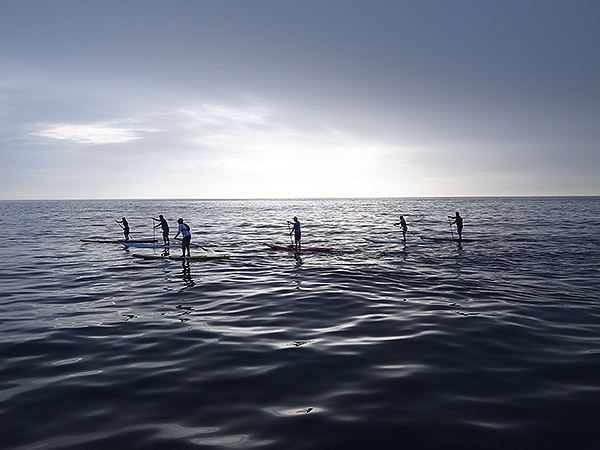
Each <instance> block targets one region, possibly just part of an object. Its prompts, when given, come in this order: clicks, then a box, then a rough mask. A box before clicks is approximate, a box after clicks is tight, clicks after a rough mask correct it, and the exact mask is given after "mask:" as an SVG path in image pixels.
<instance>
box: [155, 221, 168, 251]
mask: <svg viewBox="0 0 600 450" xmlns="http://www.w3.org/2000/svg"><path fill="white" fill-rule="evenodd" d="M152 220H154V221H156V222H160V223H158V224H156V225H154V228H158V227H161V228H162V232H163V243H164V244H165V245H169V224H168V222H167V219H165V218H164V217H163V215H162V214H160V215H159V216H158V219H155V218H154V217H153V218H152Z"/></svg>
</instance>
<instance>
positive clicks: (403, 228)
mask: <svg viewBox="0 0 600 450" xmlns="http://www.w3.org/2000/svg"><path fill="white" fill-rule="evenodd" d="M394 225H395V226H398V225H400V227H402V237H403V239H404V242H406V232H407V231H408V225H406V220H405V219H404V216H400V222H398V223H395V224H394Z"/></svg>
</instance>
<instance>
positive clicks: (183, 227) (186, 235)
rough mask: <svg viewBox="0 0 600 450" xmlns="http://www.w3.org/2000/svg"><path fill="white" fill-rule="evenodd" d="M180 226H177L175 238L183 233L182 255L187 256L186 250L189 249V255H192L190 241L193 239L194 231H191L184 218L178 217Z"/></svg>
mask: <svg viewBox="0 0 600 450" xmlns="http://www.w3.org/2000/svg"><path fill="white" fill-rule="evenodd" d="M177 223H178V224H179V227H178V228H177V234H176V235H175V237H174V238H173V239H177V236H179V234H180V233H181V256H182V257H185V251H186V250H187V255H188V257H189V256H191V255H190V242H191V241H192V233H191V232H190V227H189V225H187V224H185V223H183V219H182V218H179V219H177Z"/></svg>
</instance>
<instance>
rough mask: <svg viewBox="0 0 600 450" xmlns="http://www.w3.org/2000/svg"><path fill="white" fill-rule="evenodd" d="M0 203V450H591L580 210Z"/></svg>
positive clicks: (419, 202)
mask: <svg viewBox="0 0 600 450" xmlns="http://www.w3.org/2000/svg"><path fill="white" fill-rule="evenodd" d="M0 207H1V211H2V212H1V214H0V225H1V229H2V240H1V241H0V252H1V258H0V274H1V283H0V442H1V443H0V447H1V448H2V449H19V450H25V449H28V450H29V449H44V450H50V449H61V450H63V449H86V450H89V449H92V450H93V449H99V450H100V449H101V450H106V449H108V450H116V449H173V450H177V449H261V450H262V449H265V450H267V449H268V450H271V449H273V450H275V449H277V450H279V449H286V450H301V449H306V450H312V449H323V450H334V449H345V450H348V449H407V450H415V449H417V450H418V449H444V450H447V449H462V450H465V449H467V450H468V449H502V450H507V449H574V450H587V449H599V448H600V409H599V408H600V198H599V197H583V198H574V197H566V198H549V197H543V198H533V197H532V198H406V199H404V198H394V199H307V200H227V201H221V200H218V201H217V200H107V201H100V200H98V201H96V200H94V201H3V202H0ZM456 211H460V213H461V215H462V216H463V217H464V221H465V226H464V233H463V237H465V238H471V239H476V241H473V242H463V243H457V242H447V241H425V240H421V239H420V237H421V236H431V237H452V236H456V229H455V228H454V226H450V225H449V220H448V216H449V215H454V213H455V212H456ZM159 214H163V215H164V216H165V217H166V218H167V219H168V220H169V222H170V224H171V226H172V231H173V232H172V234H174V231H175V229H176V220H177V218H178V217H182V218H184V220H185V221H186V223H188V224H189V225H190V226H191V229H192V234H193V236H192V242H193V243H196V244H200V245H202V246H203V247H204V248H205V249H206V251H204V250H201V249H193V250H192V253H207V254H212V253H213V252H220V253H226V254H228V255H230V258H229V259H223V260H207V261H191V262H181V261H173V260H143V259H138V258H135V257H133V256H132V255H133V254H134V253H145V254H160V253H161V251H162V250H154V249H139V248H138V249H127V248H125V247H123V246H122V245H120V244H118V243H112V244H110V243H83V242H81V241H80V239H82V238H102V239H119V238H121V237H122V232H121V229H120V228H119V225H118V224H117V223H115V221H116V220H120V219H121V218H122V217H123V216H124V217H126V218H127V219H128V221H129V223H130V225H131V238H132V239H140V238H152V237H153V236H154V235H156V237H157V238H160V236H159V235H160V231H159V230H157V231H155V230H154V229H153V228H152V225H153V220H152V218H153V217H158V215H159ZM295 215H296V216H298V218H299V220H300V222H301V223H302V241H303V245H304V246H305V247H333V248H334V250H333V251H332V252H330V253H310V252H302V253H300V254H295V253H294V252H288V251H282V250H273V249H270V248H268V247H266V246H265V245H263V243H264V242H271V243H278V244H287V243H289V242H290V237H289V235H288V230H289V228H288V224H287V221H288V220H291V219H292V217H293V216H295ZM400 215H404V216H405V217H406V219H407V222H408V225H409V230H410V232H409V234H408V240H407V243H406V245H404V244H401V243H398V244H374V243H371V242H369V241H367V240H366V239H365V238H374V239H384V240H394V239H400V238H401V235H400V233H399V229H398V228H397V227H395V226H394V223H395V222H398V220H399V216H400ZM171 252H172V254H176V255H178V254H179V253H180V250H179V249H173V250H171Z"/></svg>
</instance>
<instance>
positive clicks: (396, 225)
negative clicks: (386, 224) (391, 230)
mask: <svg viewBox="0 0 600 450" xmlns="http://www.w3.org/2000/svg"><path fill="white" fill-rule="evenodd" d="M393 225H394V226H395V227H399V226H400V225H399V224H397V223H394V224H393ZM406 231H408V232H409V233H410V234H412V235H413V236H414V237H419V236H417V235H416V234H415V233H413V232H412V230H409V229H407V230H406Z"/></svg>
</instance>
